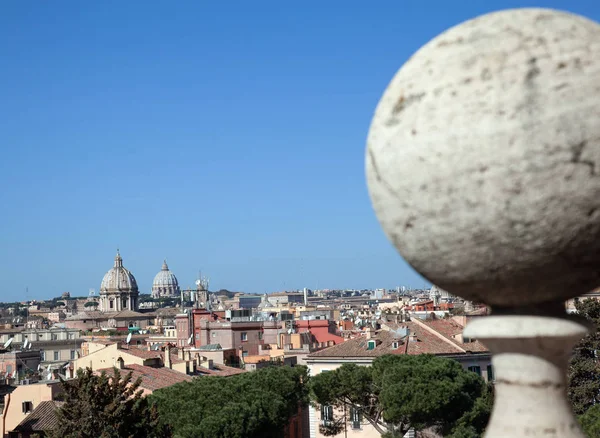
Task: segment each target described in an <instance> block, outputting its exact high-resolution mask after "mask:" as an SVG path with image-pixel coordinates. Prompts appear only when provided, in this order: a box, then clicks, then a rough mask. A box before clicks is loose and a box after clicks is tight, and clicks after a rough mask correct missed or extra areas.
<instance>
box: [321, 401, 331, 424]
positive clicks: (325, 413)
mask: <svg viewBox="0 0 600 438" xmlns="http://www.w3.org/2000/svg"><path fill="white" fill-rule="evenodd" d="M332 421H333V406H329V405H323V406H321V423H322V424H328V423H331V422H332Z"/></svg>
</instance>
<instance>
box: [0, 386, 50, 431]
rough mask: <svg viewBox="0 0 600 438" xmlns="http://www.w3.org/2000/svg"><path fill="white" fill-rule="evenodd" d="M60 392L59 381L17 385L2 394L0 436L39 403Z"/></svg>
mask: <svg viewBox="0 0 600 438" xmlns="http://www.w3.org/2000/svg"><path fill="white" fill-rule="evenodd" d="M60 392H61V386H60V382H59V381H50V382H41V383H34V384H30V385H19V386H17V387H16V388H15V390H14V391H13V392H12V393H10V394H7V395H5V396H4V409H3V411H2V426H1V428H2V435H1V436H2V437H5V436H8V433H9V432H11V431H12V430H13V429H14V428H15V427H17V426H18V425H19V423H21V422H22V421H23V420H24V419H25V418H27V417H28V416H29V415H30V414H31V413H32V412H33V410H34V409H35V408H37V407H38V406H39V405H40V403H42V402H45V401H52V400H55V398H56V396H57V395H58V394H59V393H60Z"/></svg>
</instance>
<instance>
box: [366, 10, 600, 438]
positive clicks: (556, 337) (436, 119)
mask: <svg viewBox="0 0 600 438" xmlns="http://www.w3.org/2000/svg"><path fill="white" fill-rule="evenodd" d="M366 155H367V156H366V170H367V183H368V187H369V193H370V196H371V199H372V202H373V206H374V209H375V212H376V214H377V217H378V219H379V221H380V223H381V225H382V227H383V229H384V231H385V232H386V234H387V235H388V237H389V239H390V240H391V241H392V242H393V243H394V245H395V246H396V248H397V249H398V251H399V252H400V254H401V255H402V256H403V257H404V258H405V260H406V261H407V262H408V263H409V264H411V265H412V266H413V267H414V268H415V269H416V270H417V271H418V272H419V273H421V274H422V275H423V276H424V277H425V278H427V279H429V280H430V281H431V282H432V283H433V284H435V285H437V286H439V287H442V288H443V289H445V290H447V291H449V292H451V293H453V294H456V295H458V296H461V297H463V298H465V299H466V300H468V301H473V302H479V303H485V304H487V305H489V306H490V307H491V309H492V315H491V316H489V317H484V318H479V319H474V320H473V321H472V322H471V323H469V325H468V326H467V328H466V329H465V336H467V337H469V338H476V339H479V340H481V341H482V342H483V343H485V344H486V345H487V346H488V347H489V348H490V350H491V351H492V353H493V365H494V367H495V373H494V374H495V376H496V397H495V403H494V408H493V412H492V417H491V420H490V424H489V425H488V427H487V430H486V435H485V436H486V437H487V438H500V437H515V438H516V437H535V436H543V437H556V438H558V437H560V438H580V437H583V436H584V435H583V433H582V432H581V430H580V428H579V426H578V424H577V421H576V419H575V417H574V415H573V413H572V411H571V408H570V405H569V402H568V399H567V396H566V370H567V365H568V360H569V357H570V355H571V353H572V349H573V346H574V345H575V344H576V342H578V340H579V339H581V338H582V337H583V336H584V335H585V334H586V333H587V331H588V330H589V327H588V325H587V324H586V323H585V322H583V321H582V320H580V319H577V318H572V317H568V316H567V315H566V314H565V312H564V302H565V300H567V299H569V298H571V297H575V296H579V295H581V294H584V293H586V292H588V291H590V290H592V289H593V288H595V287H598V286H600V168H598V166H597V163H600V161H599V159H600V26H599V25H598V24H597V23H595V22H593V21H590V20H588V19H586V18H583V17H580V16H577V15H573V14H569V13H565V12H559V11H554V10H549V9H514V10H506V11H500V12H494V13H491V14H487V15H483V16H481V17H478V18H475V19H473V20H470V21H467V22H464V23H462V24H460V25H458V26H456V27H453V28H451V29H449V30H447V31H446V32H444V33H442V34H441V35H439V36H437V37H436V38H434V39H433V40H431V41H430V42H428V43H427V44H425V45H424V46H423V47H422V48H421V49H419V50H418V51H417V52H416V53H415V54H414V55H413V56H412V57H411V58H410V59H409V60H408V61H407V62H406V63H405V64H404V65H403V66H402V68H401V69H400V70H399V71H398V73H397V74H396V76H395V77H394V78H393V79H392V81H391V83H390V84H389V86H388V88H387V89H386V91H385V93H384V94H383V97H382V98H381V100H380V102H379V105H378V107H377V109H376V112H375V115H374V117H373V121H372V124H371V127H370V131H369V137H368V144H367V154H366Z"/></svg>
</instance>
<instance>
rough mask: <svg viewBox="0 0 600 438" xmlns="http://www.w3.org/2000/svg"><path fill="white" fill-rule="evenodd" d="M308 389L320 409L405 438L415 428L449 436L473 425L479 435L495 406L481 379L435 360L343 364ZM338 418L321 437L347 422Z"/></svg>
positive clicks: (386, 358) (396, 357)
mask: <svg viewBox="0 0 600 438" xmlns="http://www.w3.org/2000/svg"><path fill="white" fill-rule="evenodd" d="M310 387H311V395H312V398H313V400H314V401H315V402H316V403H317V404H319V405H329V406H333V407H335V408H337V409H336V410H335V411H334V412H349V411H350V410H352V409H358V410H359V411H360V413H361V414H362V417H363V418H364V420H365V421H367V422H369V423H370V424H371V425H373V427H374V428H375V429H376V430H377V431H379V433H381V434H386V435H387V436H396V435H400V436H401V435H402V434H403V433H405V432H406V431H408V430H409V429H410V428H411V427H414V428H415V429H416V430H423V429H426V428H433V429H435V430H436V431H437V432H439V433H441V434H442V435H444V436H450V434H451V433H453V429H454V428H457V427H459V426H460V425H461V424H463V423H465V424H466V423H469V425H470V424H471V423H470V422H471V421H473V422H474V424H473V430H474V431H475V432H476V433H479V434H480V433H481V431H482V430H483V428H484V427H485V425H486V424H487V418H488V416H489V409H490V407H491V395H490V394H489V393H488V389H487V386H486V385H485V382H484V381H483V380H482V379H481V378H480V377H479V376H478V375H477V374H475V373H472V372H469V371H465V370H464V369H463V368H462V366H461V365H460V364H459V363H458V362H456V361H454V360H451V359H444V358H439V357H436V356H432V355H418V356H405V355H387V356H382V357H379V358H377V359H375V360H374V361H373V365H372V366H371V367H361V366H358V365H355V364H345V365H343V366H341V367H340V368H337V369H336V370H334V371H329V372H324V373H320V374H318V375H317V376H314V377H312V379H311V384H310ZM334 416H335V415H334ZM335 417H336V418H335V419H334V420H333V421H331V422H330V423H329V424H327V425H324V426H322V427H321V431H322V432H323V433H325V434H330V435H335V434H337V433H339V432H340V430H341V428H342V427H343V424H344V422H345V419H343V418H339V415H337V416H335Z"/></svg>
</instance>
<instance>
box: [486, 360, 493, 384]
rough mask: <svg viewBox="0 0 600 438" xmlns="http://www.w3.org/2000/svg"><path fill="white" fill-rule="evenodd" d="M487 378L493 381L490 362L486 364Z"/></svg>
mask: <svg viewBox="0 0 600 438" xmlns="http://www.w3.org/2000/svg"><path fill="white" fill-rule="evenodd" d="M487 378H488V382H493V381H494V369H493V368H492V365H491V364H490V365H488V366H487Z"/></svg>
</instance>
